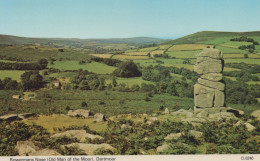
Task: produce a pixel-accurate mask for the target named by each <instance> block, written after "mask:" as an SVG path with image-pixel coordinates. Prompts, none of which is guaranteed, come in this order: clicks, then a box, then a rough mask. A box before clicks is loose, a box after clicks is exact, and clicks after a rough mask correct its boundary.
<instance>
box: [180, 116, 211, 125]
mask: <svg viewBox="0 0 260 161" xmlns="http://www.w3.org/2000/svg"><path fill="white" fill-rule="evenodd" d="M181 121H182V122H187V123H190V124H192V125H193V126H200V125H202V124H203V123H205V122H207V120H206V119H205V118H198V117H191V118H183V119H181Z"/></svg>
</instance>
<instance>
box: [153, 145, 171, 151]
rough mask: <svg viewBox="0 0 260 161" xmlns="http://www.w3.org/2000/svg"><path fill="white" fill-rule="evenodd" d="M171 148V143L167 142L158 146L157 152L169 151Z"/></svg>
mask: <svg viewBox="0 0 260 161" xmlns="http://www.w3.org/2000/svg"><path fill="white" fill-rule="evenodd" d="M169 148H170V145H169V144H167V143H164V144H163V145H161V146H158V147H157V148H156V152H157V153H162V152H164V151H167V150H168V149H169Z"/></svg>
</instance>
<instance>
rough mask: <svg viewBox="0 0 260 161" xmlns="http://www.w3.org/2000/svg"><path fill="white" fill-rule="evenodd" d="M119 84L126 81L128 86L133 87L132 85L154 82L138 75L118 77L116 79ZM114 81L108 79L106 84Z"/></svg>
mask: <svg viewBox="0 0 260 161" xmlns="http://www.w3.org/2000/svg"><path fill="white" fill-rule="evenodd" d="M116 81H117V84H120V83H125V84H126V87H129V88H131V87H132V85H139V86H141V84H142V83H146V84H153V82H150V81H146V80H143V79H142V77H136V78H117V79H116ZM109 83H112V80H111V79H109V80H106V84H109Z"/></svg>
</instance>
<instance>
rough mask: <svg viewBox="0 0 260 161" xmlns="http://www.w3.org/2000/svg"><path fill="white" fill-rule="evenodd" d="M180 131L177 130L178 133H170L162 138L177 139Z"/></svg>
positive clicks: (167, 139)
mask: <svg viewBox="0 0 260 161" xmlns="http://www.w3.org/2000/svg"><path fill="white" fill-rule="evenodd" d="M181 135H182V134H181V133H180V132H179V133H171V134H168V135H167V136H166V137H165V138H164V140H166V141H170V140H173V139H174V140H177V139H179V138H180V137H181Z"/></svg>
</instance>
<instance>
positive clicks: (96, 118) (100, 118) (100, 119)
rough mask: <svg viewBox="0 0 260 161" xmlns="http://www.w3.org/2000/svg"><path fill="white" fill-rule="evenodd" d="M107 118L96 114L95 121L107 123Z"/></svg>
mask: <svg viewBox="0 0 260 161" xmlns="http://www.w3.org/2000/svg"><path fill="white" fill-rule="evenodd" d="M105 120H106V119H105V116H104V115H103V114H102V113H96V114H95V115H94V121H95V122H102V121H105Z"/></svg>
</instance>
